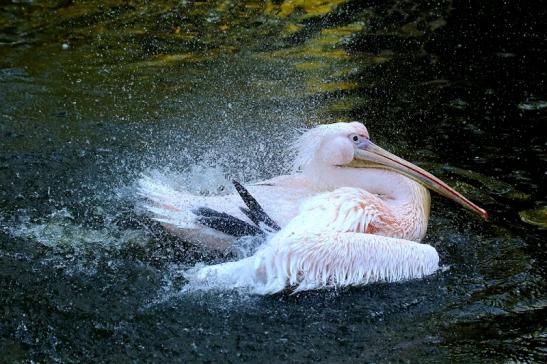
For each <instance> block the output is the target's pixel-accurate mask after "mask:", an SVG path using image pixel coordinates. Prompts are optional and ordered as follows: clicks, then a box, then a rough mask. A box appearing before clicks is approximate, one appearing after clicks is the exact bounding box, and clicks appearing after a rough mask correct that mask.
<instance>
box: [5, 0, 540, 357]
mask: <svg viewBox="0 0 547 364" xmlns="http://www.w3.org/2000/svg"><path fill="white" fill-rule="evenodd" d="M546 17H547V8H546V7H545V6H542V5H541V4H533V3H528V2H520V1H511V2H509V1H481V2H474V1H458V0H453V1H444V0H440V1H435V2H424V1H410V0H408V1H406V0H401V1H396V0H391V1H366V0H365V1H351V0H333V1H326V0H318V1H314V0H294V1H291V0H285V1H154V2H137V1H71V0H61V1H32V0H27V1H25V0H22V1H16V0H13V1H2V0H0V353H1V357H2V360H1V361H5V362H28V361H34V362H54V361H57V362H74V361H80V360H99V361H160V360H168V361H169V362H188V361H192V362H216V361H227V362H240V361H258V360H262V361H268V362H270V361H272V362H276V361H283V360H292V361H296V362H308V361H312V360H314V361H327V362H340V361H345V362H354V361H356V362H363V361H365V362H370V361H372V362H384V361H409V362H424V361H433V362H439V361H447V360H448V361H451V362H463V361H467V362H477V361H481V362H500V361H503V362H541V361H543V360H545V357H546V353H547V345H546V341H547V339H546V338H547V334H546V331H545V327H546V322H545V319H543V318H542V317H546V316H547V315H546V312H545V311H546V307H547V292H546V283H545V271H546V268H545V267H546V265H545V263H546V259H545V258H546V253H545V237H546V235H545V229H546V228H547V201H546V194H545V185H546V175H547V174H546V171H547V168H546V167H547V162H546V160H547V155H546V144H547V137H546V134H545V131H544V130H545V122H546V120H547V88H546V85H545V80H546V73H547V61H546V55H547V34H546V33H545V32H544V31H543V26H541V24H544V23H545V19H546ZM350 120H359V121H362V122H364V123H365V124H366V125H367V127H368V129H369V131H370V134H371V138H372V139H373V140H374V141H375V142H376V143H377V144H378V145H381V146H382V147H384V148H385V149H387V150H390V151H392V152H394V153H396V154H398V155H400V156H401V157H404V158H405V159H407V160H410V161H412V162H414V163H417V164H419V165H420V166H422V167H424V168H426V169H428V170H430V171H431V172H433V173H434V174H436V175H437V176H439V177H441V178H442V179H444V180H446V181H447V182H449V183H450V184H451V185H452V186H454V187H456V188H457V189H458V190H460V191H461V192H462V193H464V194H465V195H467V196H468V197H470V199H471V200H473V201H475V202H477V203H478V204H479V205H480V206H482V207H484V208H486V210H488V211H489V213H490V216H491V219H490V221H489V222H483V221H481V220H480V219H478V218H477V217H475V216H473V215H471V214H470V213H469V212H467V211H464V210H462V209H461V208H459V207H458V206H456V205H455V204H453V203H451V202H449V201H446V200H445V199H443V198H440V197H439V196H433V207H432V218H431V222H430V227H429V231H428V235H427V237H426V239H425V241H424V242H425V243H427V244H431V245H433V246H435V248H436V249H437V250H438V251H439V252H440V255H441V260H442V263H443V264H444V265H445V269H444V270H443V271H442V272H440V273H439V274H437V275H434V276H432V277H429V278H427V279H424V280H421V281H412V282H406V283H401V284H390V285H381V284H377V285H372V286H367V287H363V288H359V289H348V290H343V291H336V292H334V291H322V292H310V293H303V294H298V295H293V296H286V295H279V296H273V297H254V296H249V295H246V294H244V293H241V292H203V293H191V294H189V293H183V292H182V291H183V289H184V286H185V283H186V282H185V280H184V278H183V277H182V273H181V272H182V271H183V270H184V269H186V268H188V267H192V266H194V265H195V264H197V263H199V262H205V263H211V262H219V261H223V260H225V259H227V258H226V257H225V256H223V255H222V254H214V253H210V252H205V251H202V250H200V249H198V248H196V247H193V246H191V245H189V244H187V243H186V242H184V241H180V240H178V239H176V238H174V237H172V236H170V235H168V234H167V233H165V232H164V230H163V229H162V228H161V226H159V225H158V224H156V223H155V222H153V221H151V220H149V219H148V218H147V217H146V216H144V215H143V214H142V213H141V211H140V209H139V201H138V198H137V196H136V190H135V183H136V181H137V180H138V178H139V177H140V176H141V175H142V174H148V175H153V176H155V177H156V178H161V179H164V180H165V181H166V183H171V184H175V185H177V186H179V187H180V188H186V189H190V190H192V191H193V192H195V193H200V194H211V193H225V192H230V189H231V186H230V183H229V181H230V180H231V179H232V178H236V179H238V180H241V181H252V180H257V179H261V178H268V177H271V176H273V175H277V174H280V173H284V172H287V171H288V168H289V163H288V162H289V161H290V159H291V154H290V153H287V148H288V146H289V145H290V142H291V140H292V138H294V136H295V135H297V134H298V130H299V129H302V128H307V127H310V126H313V125H317V124H321V123H331V122H335V121H350Z"/></svg>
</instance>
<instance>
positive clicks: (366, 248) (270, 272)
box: [188, 232, 439, 294]
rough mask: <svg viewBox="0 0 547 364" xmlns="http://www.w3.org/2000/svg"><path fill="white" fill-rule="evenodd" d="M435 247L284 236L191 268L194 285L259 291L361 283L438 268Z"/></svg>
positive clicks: (341, 236) (368, 238)
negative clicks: (233, 257)
mask: <svg viewBox="0 0 547 364" xmlns="http://www.w3.org/2000/svg"><path fill="white" fill-rule="evenodd" d="M438 264H439V256H438V254H437V251H436V250H435V249H434V248H433V247H431V246H429V245H425V244H420V243H415V242H412V241H409V240H404V239H397V238H389V237H383V236H378V235H371V234H362V233H335V232H332V233H321V234H319V233H318V234H311V235H308V236H301V235H293V240H291V237H286V236H285V237H284V241H283V244H268V245H267V246H265V247H264V248H263V249H262V250H260V251H259V252H258V253H257V254H255V255H254V256H252V257H249V258H246V259H243V260H240V261H237V262H228V263H223V264H218V265H213V266H208V267H204V268H201V269H198V270H194V271H192V272H190V273H189V274H188V278H189V280H190V282H191V284H193V285H194V286H196V285H197V286H204V285H205V286H206V287H215V288H236V287H239V288H249V289H250V290H251V291H253V292H255V293H258V294H273V293H277V292H281V291H283V290H285V289H291V290H293V291H294V292H298V291H305V290H312V289H320V288H327V287H346V286H360V285H364V284H368V283H374V282H398V281H404V280H409V279H415V278H421V277H424V276H427V275H429V274H432V273H434V272H435V271H436V270H437V269H438Z"/></svg>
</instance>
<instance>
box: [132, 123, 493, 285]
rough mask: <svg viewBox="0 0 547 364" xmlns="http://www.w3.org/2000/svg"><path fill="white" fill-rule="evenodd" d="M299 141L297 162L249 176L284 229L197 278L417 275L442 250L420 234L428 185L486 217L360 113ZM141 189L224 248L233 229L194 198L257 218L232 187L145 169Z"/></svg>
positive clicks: (270, 281) (253, 190) (239, 281)
mask: <svg viewBox="0 0 547 364" xmlns="http://www.w3.org/2000/svg"><path fill="white" fill-rule="evenodd" d="M294 146H295V149H296V152H297V153H296V158H295V160H294V168H293V169H294V170H295V172H293V173H292V174H290V175H283V176H278V177H275V178H272V179H270V180H267V181H263V182H258V183H254V184H248V185H246V188H247V189H248V191H249V192H250V194H252V195H253V196H254V197H255V198H256V200H257V201H258V203H259V204H260V205H261V206H262V208H263V209H264V211H266V212H267V214H268V215H269V216H270V217H271V219H272V220H274V221H275V222H276V223H277V224H278V225H279V226H280V227H281V229H280V230H279V231H278V232H276V233H270V234H269V236H268V239H267V240H266V242H265V243H264V244H263V245H262V246H261V247H260V248H259V249H258V251H257V252H256V253H255V254H254V255H252V256H250V257H247V258H244V259H241V260H239V261H236V262H227V263H223V264H218V265H212V266H208V267H202V268H196V269H193V270H190V271H189V272H188V273H187V277H188V279H189V280H190V282H191V284H193V285H195V286H199V287H208V288H210V287H215V288H236V287H239V288H247V289H250V290H251V291H253V292H255V293H258V294H271V293H276V292H280V291H283V290H285V289H290V290H293V291H300V290H309V289H318V288H325V287H343V286H350V285H363V284H367V283H372V282H379V281H383V282H394V281H401V280H406V279H413V278H420V277H424V276H426V275H429V274H432V273H433V272H435V271H436V270H437V269H438V264H439V256H438V254H437V252H436V250H435V249H434V248H433V247H431V246H429V245H425V244H420V243H419V241H420V240H421V239H422V238H423V237H424V236H425V233H426V230H427V225H428V220H429V213H430V195H429V191H428V188H429V189H431V190H433V191H436V192H438V193H440V194H442V195H443V196H445V197H448V198H450V199H452V200H454V201H456V202H458V203H460V204H461V205H463V206H464V207H466V208H469V209H470V210H472V211H475V212H476V213H478V214H480V215H481V216H483V217H484V218H487V214H486V211H484V210H483V209H481V208H480V207H478V206H477V205H475V204H473V203H472V202H471V201H469V200H467V199H466V198H465V197H464V196H462V195H461V194H460V193H458V192H457V191H455V190H454V189H452V188H451V187H449V186H448V185H446V184H445V183H444V182H442V181H441V180H439V179H438V178H436V177H434V176H433V175H431V174H429V173H428V172H426V171H425V170H423V169H421V168H419V167H417V166H415V165H413V164H412V163H409V162H407V161H405V160H403V159H401V158H399V157H397V156H395V155H393V154H391V153H389V152H387V151H385V150H384V149H382V148H380V147H378V146H376V145H375V144H373V143H372V142H371V141H370V138H369V133H368V131H367V129H366V127H365V126H364V125H363V124H361V123H359V122H351V123H336V124H330V125H322V126H318V127H316V128H313V129H311V130H309V131H306V132H305V133H303V134H302V135H301V136H300V137H299V138H298V140H296V142H295V144H294ZM426 187H427V188H426ZM140 193H141V195H143V196H145V197H147V198H148V200H149V201H150V202H151V204H149V205H148V209H149V210H150V212H152V213H153V214H154V216H155V218H156V219H157V220H158V221H160V222H162V223H163V224H164V225H165V226H166V227H167V228H168V229H169V230H170V231H172V232H174V233H176V234H178V235H179V236H181V237H183V238H185V239H187V240H189V241H191V242H194V243H196V244H200V245H203V246H205V247H208V248H213V249H226V248H227V247H229V246H230V245H231V244H232V243H233V242H234V240H235V238H234V237H233V236H231V235H230V234H227V233H226V232H224V233H223V232H219V231H217V230H215V229H212V228H210V227H207V226H204V225H203V224H200V223H199V222H198V221H199V220H196V216H195V214H194V213H193V212H192V211H195V208H197V207H206V208H210V209H214V210H218V211H223V212H225V213H227V214H228V215H231V216H234V217H237V218H239V219H241V220H243V221H246V222H249V223H251V221H250V219H249V217H248V214H246V213H245V212H244V210H242V209H241V208H240V206H241V201H240V200H239V196H237V195H235V194H234V195H225V196H211V197H199V196H192V195H190V194H187V193H184V192H178V191H175V190H174V189H172V188H170V187H167V186H163V185H160V184H157V183H155V182H154V181H153V180H151V179H149V178H143V179H142V180H141V189H140Z"/></svg>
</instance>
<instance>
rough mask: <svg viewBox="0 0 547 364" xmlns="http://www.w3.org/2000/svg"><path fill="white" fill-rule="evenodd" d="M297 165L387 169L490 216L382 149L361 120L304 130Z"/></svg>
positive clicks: (456, 192)
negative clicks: (374, 141)
mask: <svg viewBox="0 0 547 364" xmlns="http://www.w3.org/2000/svg"><path fill="white" fill-rule="evenodd" d="M294 147H295V149H296V150H297V156H296V159H295V162H294V163H295V165H294V166H295V168H302V169H305V168H307V167H310V166H316V165H323V166H325V165H327V166H338V167H349V168H379V169H387V170H390V171H393V172H396V173H399V174H402V175H404V176H406V177H408V178H411V179H413V180H415V181H416V182H418V183H420V184H422V185H423V186H425V187H426V188H428V189H430V190H432V191H435V192H437V193H439V194H441V195H442V196H444V197H447V198H449V199H451V200H453V201H455V202H457V203H459V204H460V205H462V206H463V207H465V208H467V209H469V210H471V211H473V212H475V213H477V214H479V215H481V216H482V217H483V218H484V219H487V218H488V213H487V212H486V211H485V210H484V209H482V208H480V207H479V206H477V205H476V204H474V203H473V202H471V201H470V200H468V199H467V198H466V197H465V196H463V195H462V194H461V193H459V192H458V191H456V190H454V189H453V188H452V187H450V186H449V185H447V184H446V183H445V182H443V181H441V180H440V179H439V178H437V177H435V176H434V175H432V174H431V173H429V172H427V171H426V170H424V169H422V168H420V167H418V166H416V165H414V164H412V163H410V162H408V161H406V160H404V159H402V158H399V157H397V156H396V155H394V154H392V153H390V152H388V151H386V150H384V149H383V148H380V147H379V146H377V145H376V144H374V143H373V142H372V141H371V140H370V136H369V133H368V130H367V128H366V127H365V126H364V125H363V124H362V123H360V122H356V121H354V122H350V123H334V124H328V125H321V126H318V127H316V128H314V129H311V130H309V131H307V132H305V133H303V134H302V135H301V136H300V138H298V139H297V141H296V143H295V145H294Z"/></svg>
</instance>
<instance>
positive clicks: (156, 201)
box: [137, 176, 194, 229]
mask: <svg viewBox="0 0 547 364" xmlns="http://www.w3.org/2000/svg"><path fill="white" fill-rule="evenodd" d="M137 194H138V195H139V196H141V197H144V198H146V199H147V202H148V203H146V204H144V205H143V207H144V208H145V209H146V210H147V211H148V212H150V213H151V214H152V218H153V219H154V220H156V221H159V222H161V223H164V224H168V225H171V226H174V227H177V228H181V229H185V228H192V227H194V216H193V215H192V213H191V211H190V209H191V208H192V207H193V206H192V204H191V199H190V196H189V195H187V194H185V193H183V192H180V191H177V190H175V189H174V188H172V187H170V186H168V185H166V184H163V183H160V182H157V181H155V180H153V179H152V178H150V177H148V176H143V177H142V178H141V179H140V180H139V187H138V191H137Z"/></svg>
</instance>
